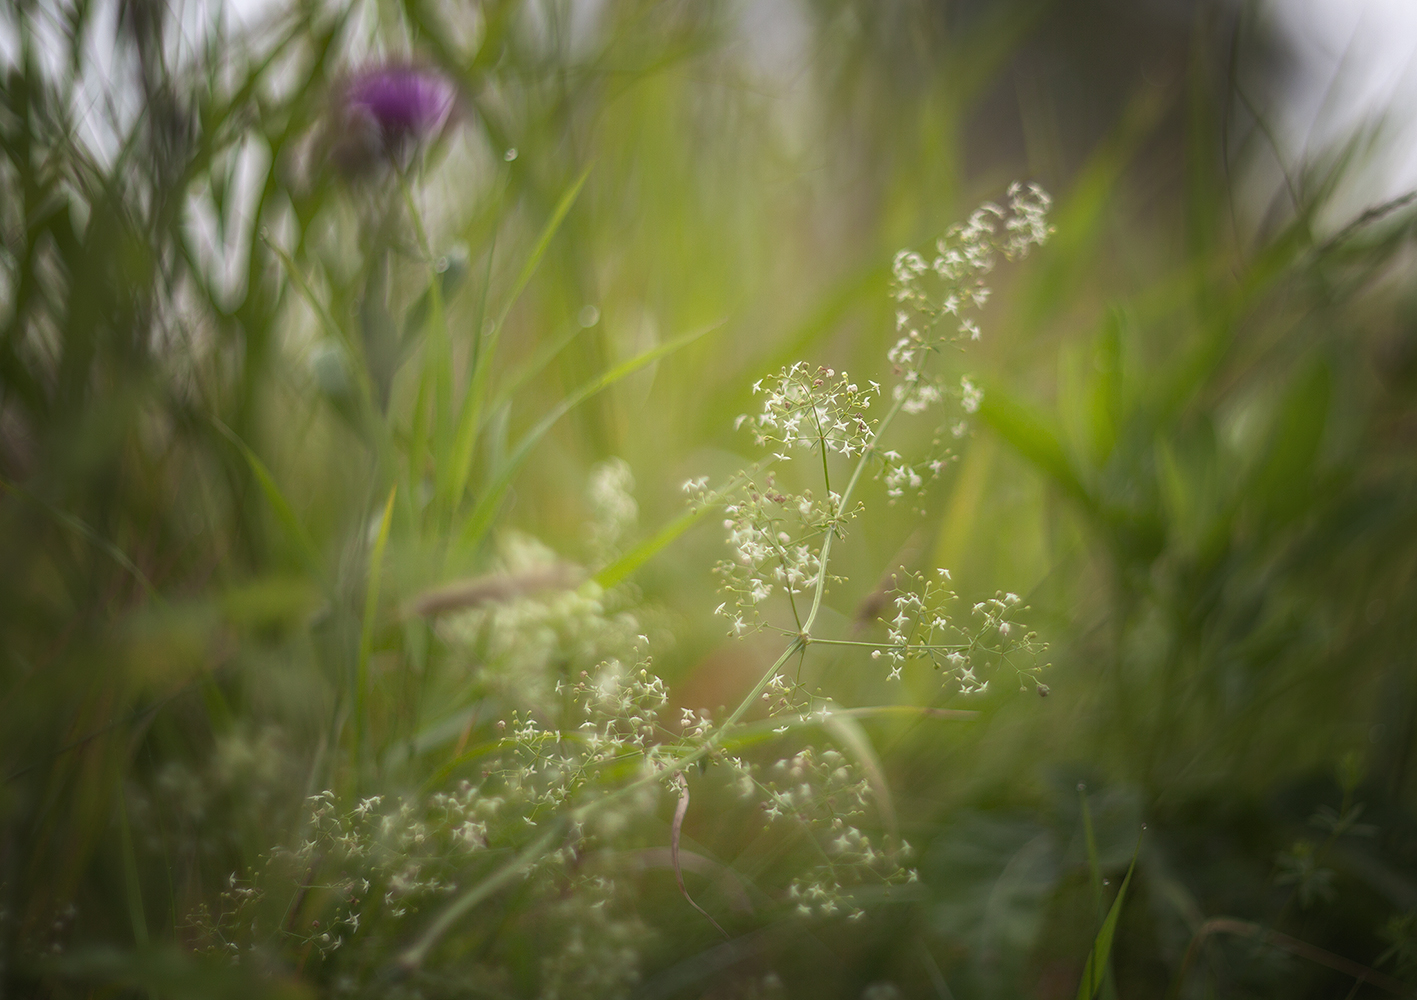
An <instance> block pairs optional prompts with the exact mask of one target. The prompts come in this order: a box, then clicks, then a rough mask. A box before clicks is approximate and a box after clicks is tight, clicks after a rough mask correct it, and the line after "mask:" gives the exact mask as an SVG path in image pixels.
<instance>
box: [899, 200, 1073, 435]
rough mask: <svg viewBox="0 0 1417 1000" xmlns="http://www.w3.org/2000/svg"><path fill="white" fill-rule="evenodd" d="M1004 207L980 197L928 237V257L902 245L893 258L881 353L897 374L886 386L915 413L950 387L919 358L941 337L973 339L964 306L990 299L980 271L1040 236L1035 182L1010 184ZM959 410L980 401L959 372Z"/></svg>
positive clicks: (1044, 225) (1043, 210)
mask: <svg viewBox="0 0 1417 1000" xmlns="http://www.w3.org/2000/svg"><path fill="white" fill-rule="evenodd" d="M1008 199H1009V203H1008V208H1001V207H1000V206H998V205H996V204H994V203H993V202H985V203H984V204H983V205H981V206H980V207H979V208H977V209H975V211H974V213H973V214H972V215H971V216H970V217H969V221H968V222H966V223H964V224H963V225H956V226H952V227H951V228H950V229H949V230H948V231H946V233H945V235H943V236H941V237H940V238H939V239H938V240H936V242H935V255H934V258H933V259H932V260H929V261H927V260H926V259H925V257H924V256H923V255H921V254H920V253H918V252H916V251H914V250H901V251H900V252H899V253H897V254H896V256H895V260H894V262H893V265H892V269H891V273H892V278H893V281H892V286H893V287H892V297H893V298H894V299H895V301H896V306H897V308H896V332H897V335H898V338H899V339H897V341H896V342H895V344H894V346H892V347H891V349H890V351H889V352H888V354H887V358H888V359H889V360H890V362H891V364H892V365H893V366H894V368H895V372H896V374H897V375H898V376H899V377H900V382H899V383H897V384H896V385H895V386H894V387H893V388H892V390H891V391H892V394H893V397H894V398H895V399H896V400H898V401H901V402H902V409H904V411H905V412H906V413H919V412H921V411H923V410H925V409H926V408H927V407H929V406H930V405H932V404H933V403H937V402H940V401H942V400H944V399H945V398H946V396H948V395H953V394H954V392H953V390H949V389H947V388H946V386H945V384H944V383H943V382H942V381H940V380H939V377H938V376H932V375H930V374H928V373H927V372H926V371H925V369H924V366H925V362H926V360H927V359H928V358H929V356H930V355H931V354H932V353H934V352H936V351H938V350H940V349H941V348H942V347H944V346H945V345H947V344H952V343H957V342H959V341H972V340H978V339H979V336H980V329H979V324H978V322H977V321H976V320H975V319H973V318H972V317H971V316H969V315H968V313H969V312H970V311H971V310H977V309H980V308H982V307H983V306H984V304H985V303H986V302H988V301H989V295H990V289H989V285H988V284H987V283H986V280H985V279H986V277H987V276H988V274H989V272H991V271H992V270H993V269H994V265H995V264H996V262H997V260H998V258H999V257H1001V256H1002V257H1003V258H1004V259H1006V260H1015V259H1017V258H1019V257H1023V256H1026V255H1027V254H1028V252H1029V250H1030V249H1032V248H1033V247H1035V246H1037V245H1039V244H1041V243H1043V242H1045V241H1046V240H1047V239H1048V237H1049V235H1051V233H1052V229H1051V228H1050V227H1049V225H1048V219H1047V216H1048V208H1049V206H1050V204H1051V203H1052V202H1051V199H1050V198H1049V197H1048V195H1047V193H1046V192H1044V191H1043V189H1042V188H1040V187H1038V186H1037V185H1036V184H1032V185H1029V186H1027V187H1024V186H1023V185H1021V184H1017V183H1016V184H1013V185H1011V186H1010V187H1009V191H1008ZM959 397H960V403H961V405H962V406H963V408H964V410H965V412H966V413H973V412H975V411H976V410H978V409H979V403H980V401H981V399H982V397H981V395H980V393H979V391H978V389H977V388H976V387H974V386H973V385H972V384H971V383H969V382H968V380H967V379H966V380H965V381H964V382H963V383H962V384H961V386H960V390H959Z"/></svg>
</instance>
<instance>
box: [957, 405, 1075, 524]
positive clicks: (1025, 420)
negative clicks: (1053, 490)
mask: <svg viewBox="0 0 1417 1000" xmlns="http://www.w3.org/2000/svg"><path fill="white" fill-rule="evenodd" d="M979 416H980V417H981V418H982V419H983V420H984V422H985V423H986V424H988V425H989V426H990V427H992V428H993V429H994V431H995V432H996V433H997V434H998V435H999V436H1000V437H1002V438H1003V439H1004V440H1005V441H1007V442H1008V443H1009V444H1011V445H1012V446H1013V448H1014V450H1015V451H1017V452H1018V453H1019V454H1020V455H1022V456H1023V457H1024V458H1026V459H1027V460H1028V461H1030V462H1032V463H1033V464H1034V465H1035V466H1037V467H1038V469H1039V470H1040V471H1042V472H1043V473H1044V474H1046V475H1047V476H1048V477H1049V478H1051V479H1052V480H1053V481H1054V483H1056V484H1057V485H1058V486H1059V487H1060V488H1061V489H1062V490H1063V491H1064V492H1065V493H1067V494H1069V495H1070V496H1072V497H1073V498H1074V499H1076V500H1079V501H1081V502H1082V503H1083V504H1084V505H1085V506H1087V507H1088V508H1089V509H1092V508H1093V507H1094V506H1095V504H1094V502H1093V500H1092V497H1091V495H1090V494H1089V493H1088V492H1087V490H1086V489H1085V488H1084V487H1083V485H1082V482H1081V480H1079V479H1078V476H1077V473H1076V472H1074V471H1073V466H1072V462H1071V461H1069V459H1068V455H1067V452H1065V451H1064V450H1063V445H1062V442H1060V441H1059V440H1058V436H1057V435H1056V434H1054V433H1053V431H1052V430H1050V429H1049V421H1048V420H1047V419H1046V418H1045V417H1044V416H1043V415H1042V414H1039V413H1036V412H1034V411H1033V410H1032V409H1030V408H1029V407H1027V406H1025V405H1024V404H1023V403H1021V402H1019V401H1018V400H1016V399H1014V398H1013V397H1012V396H1010V395H1009V394H1008V393H1007V392H1005V391H1004V390H1002V389H999V388H996V387H992V386H991V387H990V388H988V389H987V390H986V391H985V393H984V400H983V402H982V403H981V404H980V406H979Z"/></svg>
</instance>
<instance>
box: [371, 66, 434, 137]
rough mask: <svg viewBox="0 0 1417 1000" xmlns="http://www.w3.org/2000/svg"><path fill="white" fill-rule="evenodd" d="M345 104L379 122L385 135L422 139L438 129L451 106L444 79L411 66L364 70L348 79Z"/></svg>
mask: <svg viewBox="0 0 1417 1000" xmlns="http://www.w3.org/2000/svg"><path fill="white" fill-rule="evenodd" d="M345 105H346V107H348V108H349V109H350V110H352V111H356V112H363V113H365V114H367V115H369V117H370V118H372V119H373V120H374V122H375V123H377V124H378V126H379V129H380V131H381V132H383V134H384V136H385V138H389V139H401V138H405V137H411V138H421V137H423V136H426V135H429V134H431V133H433V132H435V131H437V130H438V128H439V127H441V126H442V124H443V122H444V121H445V120H446V119H447V117H448V113H449V112H450V111H451V110H452V107H453V87H452V84H450V83H449V82H448V81H447V80H446V79H444V78H443V77H441V76H438V75H436V74H434V73H431V72H429V71H428V70H422V69H416V68H414V67H412V66H385V67H383V68H381V69H374V70H366V71H365V72H363V73H361V74H359V75H358V76H356V77H355V78H354V79H353V80H351V81H350V84H349V87H348V89H347V90H346V91H345Z"/></svg>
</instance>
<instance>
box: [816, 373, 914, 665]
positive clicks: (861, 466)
mask: <svg viewBox="0 0 1417 1000" xmlns="http://www.w3.org/2000/svg"><path fill="white" fill-rule="evenodd" d="M904 403H905V394H904V393H902V394H901V397H900V399H897V400H896V401H895V403H894V404H893V405H892V406H891V408H890V409H889V410H887V411H886V415H885V416H884V417H882V418H881V423H880V425H879V426H877V427H876V430H875V432H874V433H873V434H872V435H871V440H870V441H869V442H867V444H866V447H865V448H863V449H862V451H861V458H860V460H859V461H858V462H857V463H856V468H855V469H853V470H852V472H851V479H850V480H849V481H848V482H847V484H846V491H845V492H844V493H842V495H841V505H840V507H839V508H838V512H839V513H840V514H841V515H842V516H845V514H846V511H847V507H848V505H849V504H850V503H851V494H852V493H854V492H855V491H856V484H857V483H859V482H860V481H861V475H862V473H864V472H865V471H866V466H867V465H868V464H869V463H870V461H871V456H872V455H874V454H875V452H876V442H877V441H879V440H880V439H881V435H882V434H884V433H885V432H886V428H888V427H890V425H891V421H892V420H894V419H895V416H896V414H897V413H899V412H900V408H901V406H902V405H903V404H904ZM835 539H836V531H835V530H834V529H833V530H831V531H828V532H827V537H826V539H825V540H824V541H823V542H822V552H821V555H820V556H819V557H818V560H817V562H818V565H817V586H816V592H815V593H814V594H813V595H812V610H811V611H809V612H807V620H806V621H805V622H803V623H802V635H803V636H804V637H805V638H806V639H807V641H811V637H812V623H813V622H815V621H816V620H817V612H818V611H820V610H821V608H822V594H823V593H825V592H826V589H827V562H828V561H829V560H830V559H831V551H832V542H833V541H834V540H835Z"/></svg>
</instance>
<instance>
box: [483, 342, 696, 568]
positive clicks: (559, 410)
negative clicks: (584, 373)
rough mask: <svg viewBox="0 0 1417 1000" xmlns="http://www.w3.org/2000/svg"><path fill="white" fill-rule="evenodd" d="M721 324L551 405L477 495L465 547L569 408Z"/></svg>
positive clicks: (637, 360)
mask: <svg viewBox="0 0 1417 1000" xmlns="http://www.w3.org/2000/svg"><path fill="white" fill-rule="evenodd" d="M722 326H723V323H722V322H719V323H715V324H713V325H712V326H706V327H704V328H703V329H700V330H693V331H691V332H689V333H686V334H684V335H683V336H681V337H676V338H674V339H673V340H671V341H668V342H667V343H664V344H660V345H659V346H658V347H654V348H651V349H650V350H648V351H645V352H644V353H643V354H638V355H636V356H635V357H633V358H631V359H630V360H628V361H625V362H623V363H621V364H618V365H616V366H615V367H614V368H611V369H610V370H609V371H607V372H605V373H604V374H602V375H601V376H599V377H598V378H596V379H593V380H591V381H590V382H588V383H586V384H585V385H583V386H581V387H580V388H579V389H577V390H576V391H575V392H573V393H571V394H570V395H569V396H567V397H566V398H565V399H563V400H561V402H560V403H558V404H557V405H556V406H554V407H552V408H551V411H550V412H549V413H547V414H546V416H544V417H542V418H541V420H539V421H538V422H537V423H536V426H534V427H532V429H531V430H529V431H527V433H526V434H525V435H524V436H523V437H522V439H521V440H520V441H519V442H517V446H516V448H515V449H513V451H512V453H511V454H510V455H509V456H507V460H506V461H505V462H503V463H502V466H501V468H500V469H498V470H497V474H496V475H495V476H494V477H493V479H492V482H491V483H490V484H488V487H487V489H486V490H485V491H483V493H482V496H481V497H479V498H478V501H477V505H476V506H475V507H474V508H473V509H472V512H471V513H470V514H468V516H467V519H466V520H465V521H464V522H463V525H462V530H461V531H460V532H459V540H460V542H461V544H462V546H463V547H464V548H471V547H472V546H474V545H476V544H477V543H478V542H479V541H481V540H482V536H483V535H484V534H486V532H487V529H488V528H489V527H490V526H491V524H492V519H493V518H494V517H496V515H497V509H498V507H500V506H501V503H502V498H503V497H505V496H506V495H507V490H508V489H510V488H511V485H512V480H513V479H514V478H515V477H516V474H517V471H518V470H519V469H520V468H521V466H522V463H523V462H525V461H526V459H527V457H528V456H529V455H530V454H531V450H532V449H533V448H534V447H536V444H537V442H538V441H540V440H541V439H542V438H543V437H545V436H546V432H547V431H549V430H550V429H551V427H552V425H554V424H555V423H556V421H558V420H560V419H561V418H562V417H563V416H565V415H566V414H567V413H568V412H569V411H570V410H572V409H574V408H575V407H576V406H578V405H580V404H581V403H583V402H585V401H586V400H587V399H590V398H591V397H592V396H594V395H595V394H596V393H598V392H600V391H602V390H604V389H607V388H609V387H610V386H612V385H614V384H615V383H616V382H618V381H620V380H621V379H623V378H625V377H626V376H627V375H631V374H633V373H634V372H637V371H639V370H640V369H641V368H643V367H645V366H646V365H649V364H653V363H654V362H655V361H658V360H659V359H660V358H663V357H666V356H668V355H670V354H673V353H674V352H675V351H678V350H679V349H680V348H682V347H687V346H688V345H689V344H692V343H693V342H694V341H696V340H698V339H699V338H700V337H702V336H704V335H705V334H708V333H711V332H713V331H714V330H717V329H719V328H720V327H722Z"/></svg>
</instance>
